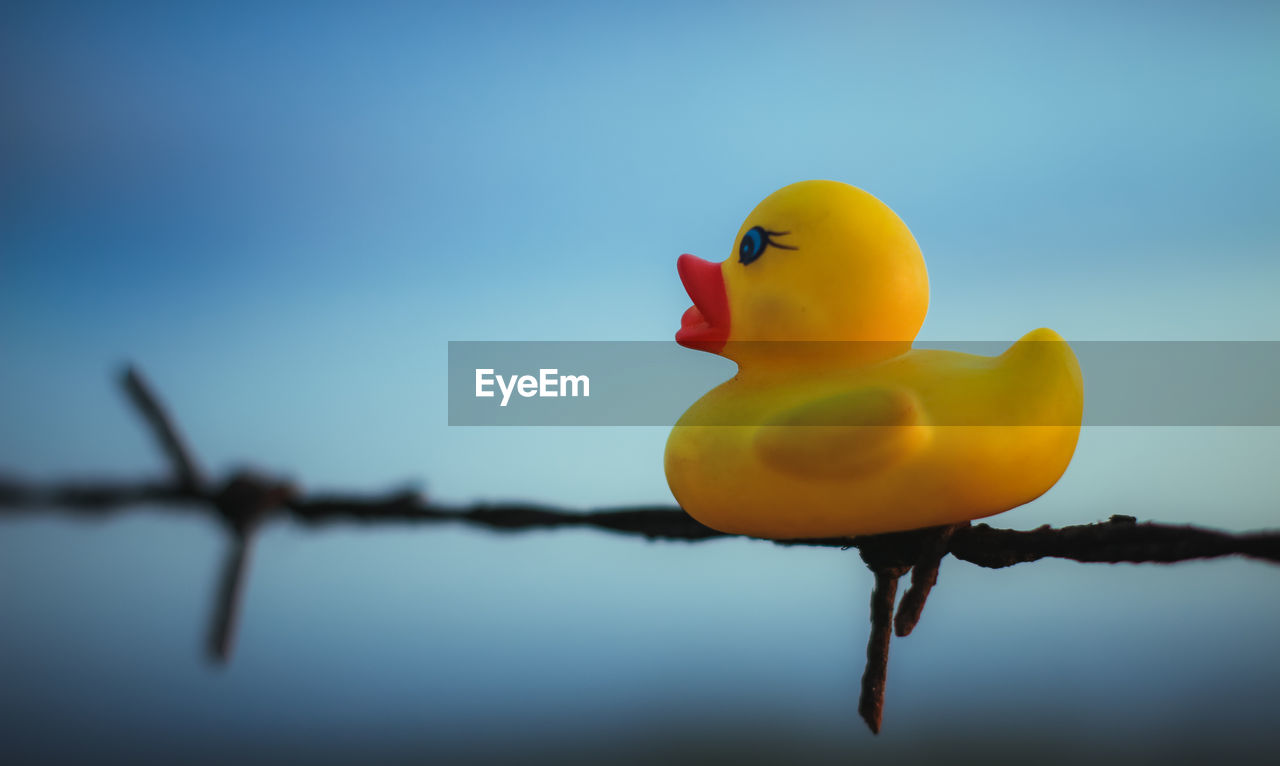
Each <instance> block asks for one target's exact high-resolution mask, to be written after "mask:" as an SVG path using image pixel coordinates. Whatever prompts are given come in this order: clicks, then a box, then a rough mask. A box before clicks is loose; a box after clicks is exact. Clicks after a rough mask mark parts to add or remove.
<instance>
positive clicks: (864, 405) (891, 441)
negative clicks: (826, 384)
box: [753, 386, 931, 478]
mask: <svg viewBox="0 0 1280 766" xmlns="http://www.w3.org/2000/svg"><path fill="white" fill-rule="evenodd" d="M930 434H931V428H930V426H929V425H928V424H927V423H926V421H925V417H924V413H923V411H922V409H921V405H920V401H919V400H918V399H917V398H916V397H915V396H914V395H913V394H912V393H911V392H910V391H907V390H905V389H901V388H894V387H888V386H868V387H864V388H859V389H857V390H854V391H849V392H846V393H842V394H838V395H836V396H830V397H827V398H824V399H818V400H815V401H812V402H807V403H805V404H803V405H800V406H798V407H794V408H792V409H789V410H786V411H784V412H781V413H778V414H777V415H776V416H774V417H772V418H770V419H769V420H767V421H766V422H765V423H764V424H763V425H761V426H759V427H758V428H757V430H756V433H755V437H754V444H753V446H754V448H755V451H756V454H757V455H758V456H759V457H760V459H761V460H762V461H763V462H764V463H766V464H767V465H769V466H771V467H773V468H775V469H777V470H780V471H785V472H787V473H794V474H799V475H802V476H810V477H814V478H840V477H848V476H853V475H857V474H860V473H866V472H869V471H874V470H877V469H880V468H885V467H887V466H890V465H893V464H895V463H898V462H901V461H902V460H905V459H907V458H908V457H910V456H911V455H913V454H915V453H916V452H917V451H918V450H919V449H920V448H921V447H923V446H924V444H925V443H926V442H927V441H928V439H929V437H930Z"/></svg>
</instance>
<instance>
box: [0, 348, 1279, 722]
mask: <svg viewBox="0 0 1280 766" xmlns="http://www.w3.org/2000/svg"><path fill="white" fill-rule="evenodd" d="M121 383H122V385H123V387H124V390H125V393H126V394H127V396H128V398H129V401H130V402H131V403H132V404H133V406H134V409H135V410H137V412H138V415H139V416H140V417H141V418H142V420H143V422H144V423H145V424H146V425H147V427H148V429H149V430H150V431H151V433H152V436H153V437H154V438H155V441H156V443H157V444H158V445H159V447H160V450H161V452H162V453H163V454H164V456H165V458H166V460H167V461H168V463H169V469H170V470H169V477H168V479H167V480H164V481H158V482H157V481H141V482H129V483H111V482H99V483H83V482H55V483H50V484H37V483H32V482H27V481H22V480H18V479H14V478H12V477H9V476H6V475H4V474H3V473H0V512H4V511H9V512H16V511H21V510H24V509H37V508H40V509H46V508H47V509H55V510H58V511H69V512H73V513H78V514H83V515H101V514H104V513H108V512H111V511H114V510H117V509H121V508H126V507H130V506H134V505H139V504H159V505H162V506H164V507H166V508H171V509H178V508H192V509H194V510H197V511H204V512H210V513H213V514H215V515H216V516H217V517H218V518H219V519H221V521H222V524H223V527H224V528H225V529H226V531H227V534H228V538H229V548H228V552H227V555H226V558H225V560H224V564H223V567H222V571H221V576H220V577H219V579H218V587H217V588H216V590H215V599H214V606H213V613H212V619H211V621H210V630H209V640H208V653H209V657H210V659H211V660H212V661H213V662H215V663H217V664H220V665H221V664H225V663H227V662H228V661H229V660H230V658H231V654H232V648H233V644H234V639H235V634H236V624H237V621H238V616H239V614H240V606H241V604H242V602H243V601H244V597H245V589H246V583H247V573H248V568H249V560H250V558H251V554H252V551H253V543H254V539H255V537H256V534H257V531H258V529H259V528H260V527H261V526H262V524H263V522H265V521H266V520H267V519H269V518H271V517H273V516H288V517H289V518H291V519H292V520H294V521H298V522H303V523H308V524H318V523H326V522H333V521H348V522H349V521H394V522H401V523H455V524H457V523H460V524H468V525H473V526H479V527H485V528H488V529H491V530H496V531H500V532H517V531H523V530H532V529H548V528H553V527H556V528H561V527H590V528H594V529H598V530H602V531H606V532H610V533H615V534H625V535H634V536H638V537H644V538H647V539H650V540H679V541H685V542H699V541H702V540H709V539H715V538H722V537H727V536H729V535H725V534H724V533H722V532H717V531H715V530H713V529H709V528H707V527H704V526H703V525H701V524H699V523H698V522H697V521H695V520H694V519H693V518H692V517H690V516H689V515H688V514H686V513H685V512H684V511H683V510H681V509H680V508H672V507H641V508H606V509H598V510H592V511H586V512H579V511H570V510H563V509H557V508H547V507H543V506H538V505H531V504H526V503H504V504H500V505H472V506H466V507H447V506H444V505H441V504H438V503H429V502H428V501H427V499H426V498H424V497H423V496H422V495H421V494H419V493H418V492H416V491H412V490H408V491H406V490H399V491H394V492H390V493H388V494H386V495H383V496H376V497H369V496H364V495H315V494H312V495H307V496H304V495H303V494H302V493H301V492H300V491H299V490H298V489H297V487H295V486H294V484H292V483H291V482H288V481H285V480H281V479H277V478H273V477H271V476H268V475H265V474H260V473H255V472H251V471H239V472H236V473H233V474H232V475H231V476H229V477H228V478H227V479H226V480H225V481H223V482H221V483H220V484H217V483H214V482H211V481H210V480H209V479H208V478H207V476H206V475H205V473H204V471H203V470H202V469H201V468H200V465H199V463H198V461H197V460H196V457H195V453H194V452H193V451H192V450H191V449H190V447H189V446H188V445H187V442H186V440H185V439H184V438H183V437H182V435H181V433H180V432H179V430H178V428H177V426H176V425H175V423H174V421H173V419H172V418H171V417H170V415H169V413H168V410H167V409H166V408H165V407H164V405H163V404H162V403H161V401H160V398H159V397H158V396H156V394H155V392H154V391H153V390H152V388H151V386H150V385H149V384H148V383H147V381H146V379H145V378H144V377H143V375H142V374H141V373H140V372H139V371H138V370H137V369H135V368H133V367H128V368H126V369H125V370H124V372H123V375H122V376H121ZM774 542H775V543H777V544H779V545H788V546H790V545H806V546H820V547H835V548H845V549H847V548H857V549H858V551H859V553H860V554H861V556H862V559H863V561H864V562H865V563H866V565H867V567H868V568H870V569H871V571H872V573H873V574H874V577H875V585H874V587H873V588H872V592H871V637H870V640H869V641H868V642H867V665H866V671H865V672H864V674H863V677H862V695H861V700H860V702H859V705H858V712H859V713H860V714H861V715H862V717H863V719H864V720H865V721H866V722H867V725H868V726H869V727H870V728H871V731H872V732H877V733H878V732H879V731H880V723H881V720H882V718H883V712H884V690H885V679H886V674H887V669H888V661H889V641H890V639H891V638H892V636H893V634H894V633H895V632H896V633H897V635H898V636H900V637H901V636H906V635H909V634H910V633H911V631H912V630H913V629H914V628H915V626H916V624H917V623H918V622H919V620H920V615H921V612H922V611H923V609H924V605H925V601H926V600H927V598H928V597H929V593H930V591H931V589H932V588H933V587H934V585H935V584H936V583H937V580H938V568H939V566H940V565H941V563H942V560H943V558H945V557H946V556H947V555H951V556H954V557H955V558H957V559H960V560H962V561H968V562H970V563H972V564H977V565H978V566H982V567H990V568H1001V567H1007V566H1012V565H1014V564H1020V563H1025V562H1030V561H1037V560H1039V559H1042V558H1046V557H1055V558H1065V559H1072V560H1075V561H1083V562H1110V563H1114V562H1132V563H1141V562H1158V563H1170V562H1175V561H1188V560H1192V559H1201V558H1214V557H1218V556H1232V555H1236V556H1244V557H1249V558H1254V559H1257V560H1261V561H1266V562H1269V563H1273V564H1274V563H1280V530H1266V531H1261V532H1249V533H1231V532H1222V531H1218V530H1212V529H1204V528H1202V527H1193V526H1175V525H1168V524H1154V523H1141V524H1140V523H1138V521H1137V519H1135V518H1134V517H1132V516H1112V517H1111V518H1110V519H1109V520H1108V521H1104V522H1099V523H1096V524H1082V525H1076V526H1069V527H1062V528H1057V529H1054V528H1050V527H1048V526H1043V527H1040V528H1038V529H1033V530H1029V531H1019V530H1012V529H993V528H992V527H990V526H987V525H986V524H974V525H970V524H959V525H955V526H947V527H933V528H930V529H921V530H914V531H911V532H895V533H891V534H884V535H873V536H866V537H858V538H829V539H819V540H783V541H774ZM908 572H910V573H911V584H910V587H909V588H908V589H907V592H906V594H905V595H904V596H903V597H902V600H901V602H900V603H898V606H897V616H896V617H895V616H894V601H895V597H896V595H897V591H898V580H899V579H901V578H902V577H903V576H905V575H906V574H907V573H908Z"/></svg>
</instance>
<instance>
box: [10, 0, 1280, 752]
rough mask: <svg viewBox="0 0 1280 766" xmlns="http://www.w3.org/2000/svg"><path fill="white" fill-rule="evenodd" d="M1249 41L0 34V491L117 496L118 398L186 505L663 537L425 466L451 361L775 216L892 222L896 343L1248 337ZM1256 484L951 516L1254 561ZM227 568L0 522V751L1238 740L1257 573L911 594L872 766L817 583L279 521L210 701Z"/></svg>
mask: <svg viewBox="0 0 1280 766" xmlns="http://www.w3.org/2000/svg"><path fill="white" fill-rule="evenodd" d="M1037 6H1041V7H1037ZM1278 39H1280V7H1278V6H1276V5H1275V4H1269V3H1257V2H1244V3H1235V2H1214V3H1208V2H1203V3H1178V2H1171V3H1162V4H1158V5H1152V4H1146V3H1123V2H1122V3H1113V2H1108V3H1096V4H1095V3H1088V2H1085V3H1070V4H1067V3H1063V4H1059V7H1058V8H1057V9H1056V10H1055V9H1051V8H1047V7H1043V4H1028V3H1014V2H1009V3H967V4H948V3H918V2H902V3H891V4H890V3H884V4H861V3H844V2H832V3H817V2H811V3H794V4H782V3H747V2H734V3H728V2H725V3H710V2H694V3H688V2H681V3H667V2H645V3H635V4H630V5H615V4H596V3H554V2H552V3H538V4H520V3H510V4H507V3H485V2H471V3H444V2H440V3H426V4H415V3H404V4H394V3H377V2H374V3H361V4H349V5H347V4H341V3H323V4H312V3H305V4H303V3H298V4H296V5H295V4H289V3H279V4H259V3H248V2H229V3H220V4H209V5H207V6H206V7H195V6H194V5H192V4H170V3H158V2H157V3H148V2H119V3H93V4H88V3H86V4H75V3H58V2H40V3H35V2H25V3H24V2H17V3H15V2H9V3H5V4H4V5H3V7H2V8H0V72H2V73H3V74H0V115H2V117H0V393H2V394H3V395H2V396H0V470H3V471H4V472H5V473H8V474H16V475H20V476H24V477H27V478H30V479H35V480H41V479H54V478H60V477H79V478H94V477H118V478H131V477H139V478H141V477H151V476H157V475H159V474H160V472H161V471H162V470H163V464H162V463H161V461H160V459H159V458H158V456H157V455H156V454H155V452H154V450H153V448H152V445H151V443H150V440H149V438H148V435H147V434H146V433H144V432H143V430H142V428H141V427H140V425H139V424H138V423H137V422H135V420H134V417H133V415H132V413H131V412H129V411H128V410H127V408H126V407H125V405H124V402H123V400H122V398H121V396H120V395H119V393H118V391H117V389H116V386H115V384H114V380H113V376H114V375H115V373H116V372H117V371H118V369H119V367H120V365H121V364H123V363H124V362H125V361H126V360H133V361H135V362H137V363H138V364H139V365H141V366H142V368H143V369H144V370H145V371H146V372H147V373H148V374H149V376H150V377H151V379H152V380H153V381H154V382H155V383H156V385H157V387H158V388H159V390H160V392H161V394H162V395H163V396H164V398H165V399H166V400H167V401H168V402H169V403H170V405H171V406H172V408H173V409H174V411H175V413H176V415H177V416H178V418H179V420H180V422H181V424H182V426H183V428H184V430H185V431H186V432H187V434H188V436H189V437H190V438H191V440H192V442H193V444H194V446H195V448H196V450H197V451H198V452H199V454H200V456H201V457H202V458H203V460H204V461H205V462H206V464H207V465H208V466H209V467H210V468H212V469H214V470H216V471H218V472H221V471H225V470H228V469H231V468H235V467H238V466H242V465H254V466H259V467H261V468H264V469H267V470H270V471H276V472H280V473H282V474H284V475H287V476H289V477H291V478H293V479H294V480H295V481H296V482H298V483H299V484H300V485H301V486H302V487H304V488H306V489H309V490H326V489H343V490H353V491H370V492H373V491H377V490H383V489H388V488H394V487H397V486H405V485H411V486H418V487H421V488H423V489H424V490H425V491H426V492H427V493H428V494H429V495H430V496H432V497H435V498H439V499H442V500H448V501H460V502H461V501H479V500H491V499H492V500H496V499H516V500H528V501H534V502H541V503H548V504H555V505H561V506H568V507H571V508H576V507H581V508H588V507H593V506H618V505H634V504H649V503H653V504H668V503H671V502H673V501H672V499H671V496H670V494H669V492H668V490H667V487H666V482H665V479H664V477H663V472H662V461H661V453H662V448H663V443H664V441H665V439H666V430H665V429H661V428H576V429H571V428H526V429H517V428H456V427H455V428H450V427H448V426H447V425H446V396H445V364H446V343H447V342H448V341H450V340H661V339H667V338H670V336H671V335H672V333H674V331H675V329H676V328H677V327H678V323H679V317H680V314H681V312H682V311H683V310H684V309H685V307H686V306H687V305H688V299H687V297H686V296H685V294H684V291H683V290H682V289H681V287H680V284H679V281H678V280H677V278H676V273H675V258H676V256H677V255H679V254H680V253H682V252H692V253H696V254H698V255H701V256H703V257H706V258H712V259H715V260H720V259H722V258H724V257H727V256H728V255H729V253H730V252H731V251H732V248H733V246H734V244H735V243H734V242H733V237H734V235H735V234H736V231H737V228H738V226H739V223H740V222H741V220H742V218H743V217H745V216H746V214H747V213H748V212H749V211H750V209H751V208H752V207H753V206H754V205H755V204H756V203H757V202H758V201H759V200H760V199H762V198H763V197H764V196H766V195H767V194H768V193H770V192H772V191H773V190H774V189H776V188H778V187H780V186H783V185H785V184H787V183H790V182H793V181H797V180H801V179H806V178H832V179H836V180H840V181H846V182H849V183H852V184H854V185H856V186H860V187H862V188H864V189H867V190H868V191H871V192H872V193H873V194H875V195H877V196H878V197H880V198H881V199H883V200H884V201H885V202H887V203H888V204H889V205H890V206H891V207H892V208H893V209H894V210H896V211H897V212H898V214H899V215H901V216H902V218H903V219H904V220H905V221H906V222H907V224H908V225H909V226H910V227H911V228H912V230H913V232H914V233H915V235H916V237H917V239H918V240H919V242H920V244H921V247H922V248H923V250H924V253H925V258H926V260H927V262H928V265H929V271H930V278H931V285H932V295H933V298H932V304H931V308H930V313H929V318H928V320H927V322H926V324H925V327H924V330H923V331H922V333H921V339H922V341H925V342H927V341H928V340H930V339H933V340H983V341H991V340H1007V341H1012V340H1014V339H1016V338H1017V337H1019V336H1020V335H1022V334H1023V333H1024V332H1026V331H1027V330H1030V329H1032V328H1035V327H1039V326H1048V327H1052V328H1054V329H1056V330H1057V331H1058V332H1060V333H1061V334H1062V335H1064V336H1065V337H1067V338H1068V339H1073V340H1277V339H1280V309H1278V308H1277V305H1276V302H1275V296H1276V293H1277V286H1278V285H1280V258H1277V255H1278V252H1280V218H1277V216H1276V210H1277V207H1278V205H1280V143H1278V142H1277V141H1276V137H1277V135H1278V134H1280V46H1277V44H1276V43H1277V40H1278ZM690 353H692V352H690ZM724 364H725V377H728V375H729V374H731V372H732V368H731V366H730V365H729V364H728V363H727V362H725V363H724ZM1085 374H1086V378H1087V376H1088V370H1086V371H1085ZM1207 395H1211V392H1207ZM1278 448H1280V433H1277V429H1274V428H1235V429H1231V428H1102V427H1098V428H1088V429H1086V430H1085V431H1084V433H1083V434H1082V436H1081V440H1080V444H1079V448H1078V450H1077V453H1076V456H1075V459H1074V462H1073V464H1072V466H1071V468H1070V469H1069V470H1068V472H1067V474H1066V475H1065V476H1064V477H1063V479H1062V481H1061V482H1060V483H1059V485H1058V486H1057V487H1056V488H1055V489H1053V490H1052V491H1051V492H1049V493H1048V494H1047V495H1046V496H1044V497H1043V498H1041V499H1040V500H1037V501H1035V502H1033V503H1030V504H1028V505H1026V506H1023V507H1021V508H1018V509H1016V510H1013V511H1011V512H1009V513H1007V514H1005V515H1003V516H1001V517H998V518H997V519H995V520H994V522H995V523H996V524H997V525H1000V526H1010V527H1017V528H1031V527H1035V526H1038V525H1040V524H1045V523H1048V524H1055V525H1058V524H1067V523H1084V522H1091V521H1095V520H1099V519H1104V518H1106V517H1107V516H1109V515H1110V514H1113V513H1125V514H1132V515H1135V516H1137V517H1139V518H1140V519H1151V520H1159V521H1165V522H1175V523H1184V522H1196V523H1201V524H1205V525H1210V526H1216V527H1222V528H1227V529H1237V530H1243V529H1252V528H1261V527H1275V526H1278V525H1280V509H1278V508H1277V497H1280V472H1277V471H1276V469H1275V465H1276V458H1277V456H1278V455H1280V449H1278ZM225 544H226V541H225V539H224V537H223V535H222V534H221V530H220V528H219V527H218V526H217V525H216V523H215V521H214V520H213V519H211V518H206V517H204V516H198V515H194V514H184V513H181V512H167V511H165V510H163V509H143V510H138V511H133V512H127V513H122V514H118V515H115V516H113V517H111V518H109V519H107V520H104V521H101V522H88V521H83V520H76V519H71V518H67V517H62V516H59V515H58V514H54V513H35V514H17V515H6V517H5V518H3V519H2V520H0V614H3V620H2V621H0V679H2V680H0V732H3V737H2V738H0V742H2V743H3V747H4V748H5V749H6V750H8V751H9V752H10V753H11V754H17V755H19V756H22V758H21V759H20V760H31V759H40V760H45V759H79V760H103V759H125V758H127V759H133V760H150V759H161V758H167V757H169V756H171V755H173V754H174V753H175V752H179V751H180V752H182V753H184V754H185V757H184V759H183V760H187V761H201V760H203V761H210V762H225V761H227V760H231V759H235V760H236V761H237V762H241V763H251V762H264V761H271V760H273V759H281V758H286V757H288V758H294V759H297V758H301V759H304V760H305V761H307V762H315V763H320V762H349V761H352V760H356V759H359V760H367V759H377V760H384V761H406V762H414V761H420V760H426V759H429V758H434V759H439V760H446V761H455V762H510V761H513V760H518V761H549V762H572V761H583V762H591V761H597V760H602V759H609V760H617V761H634V762H648V761H652V760H655V759H658V758H662V759H665V760H671V761H675V762H705V761H715V760H721V761H726V762H734V763H755V762H759V763H767V762H775V761H785V762H813V761H827V760H830V761H840V762H848V761H850V760H852V759H854V758H866V757H869V758H873V759H876V760H888V759H894V760H897V761H900V762H904V763H907V762H916V761H920V762H923V761H931V762H932V761H936V760H938V759H939V758H947V759H956V758H961V759H964V758H979V759H982V760H983V761H984V762H991V763H998V762H1017V763H1022V762H1026V761H1028V760H1036V761H1045V762H1053V761H1055V760H1057V761H1063V762H1069V761H1073V760H1077V759H1083V758H1088V759H1089V760H1091V761H1095V762H1107V761H1118V760H1125V761H1151V760H1160V761H1164V762H1176V761H1184V760H1185V761H1197V760H1202V759H1203V758H1206V757H1210V756H1212V757H1214V758H1215V759H1217V758H1224V759H1225V758H1233V759H1235V760H1237V761H1258V762H1261V761H1263V760H1265V758H1266V756H1267V754H1268V751H1267V750H1266V748H1268V747H1269V748H1271V752H1272V753H1273V752H1274V747H1275V746H1276V745H1277V744H1280V735H1278V734H1277V733H1276V729H1275V721H1276V720H1277V718H1280V694H1277V690H1278V689H1280V659H1278V658H1277V657H1276V646H1277V645H1278V643H1280V571H1278V570H1277V569H1275V568H1274V567H1268V566H1265V565H1263V564H1259V563H1252V562H1245V561H1240V560H1224V561H1212V562H1200V563H1187V564H1180V565H1175V566H1168V567H1163V566H1155V565H1145V566H1129V565H1115V566H1108V565H1084V564H1077V563H1072V562H1062V561H1044V562H1041V563H1037V564H1031V565H1023V566H1019V567H1017V568H1016V569H1013V570H1006V571H989V570H982V569H979V568H977V567H974V566H971V565H968V564H965V563H962V562H957V561H955V560H948V561H946V562H945V563H944V565H943V568H942V575H941V581H940V584H939V586H938V588H937V590H935V591H934V595H933V597H932V598H931V599H930V603H929V607H928V609H927V610H926V611H925V614H924V619H923V621H922V623H921V625H920V627H919V628H918V629H917V631H916V632H915V633H914V634H913V635H911V636H910V637H909V638H906V639H902V640H897V641H895V642H894V644H893V650H892V661H891V663H890V668H889V685H888V696H887V702H886V712H885V728H884V731H883V733H882V734H881V735H880V736H879V737H874V738H873V737H872V736H871V735H870V734H869V733H868V732H867V731H866V729H865V727H864V725H863V724H862V722H861V721H860V720H858V718H857V714H856V710H855V708H856V704H857V689H858V679H859V677H860V675H861V672H862V663H863V650H864V647H865V642H866V636H867V625H866V620H867V599H868V593H869V589H870V586H871V580H872V578H871V575H870V573H869V572H868V571H867V570H866V569H865V567H864V566H863V565H862V563H861V562H860V561H859V560H858V557H857V554H856V553H855V552H852V551H848V552H841V551H838V550H810V549H783V548H781V547H777V546H774V545H771V544H768V543H763V542H752V541H747V540H723V541H716V542H710V543H702V544H698V545H685V544H673V543H646V542H642V541H637V540H634V539H629V538H622V537H618V536H611V535H608V534H605V533H601V532H591V531H557V532H533V533H526V534H521V535H497V534H494V533H490V532H486V531H483V530H472V529H463V528H444V527H431V528H419V527H413V528H410V527H400V526H397V525H394V524H388V525H367V526H355V525H351V526H341V525H340V526H330V527H325V528H322V529H318V530H311V529H301V528H297V527H294V526H290V525H288V524H284V523H278V524H275V525H272V526H270V527H269V528H267V529H266V530H265V531H264V534H263V535H262V538H261V540H260V544H259V545H258V547H257V550H256V554H255V559H254V561H253V563H252V565H251V573H250V581H249V586H248V593H247V601H246V603H245V611H244V614H243V620H242V626H241V631H240V635H239V639H238V644H237V650H236V655H235V657H234V659H233V661H232V663H231V664H230V666H228V667H225V668H218V667H213V666H211V665H209V664H208V663H207V662H205V660H204V657H203V656H202V654H201V649H202V641H203V636H204V632H205V629H206V623H207V619H208V617H207V612H208V608H209V602H210V596H211V590H212V587H213V583H214V578H215V572H216V570H217V567H218V565H219V563H220V561H221V557H222V555H223V551H224V546H225Z"/></svg>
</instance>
